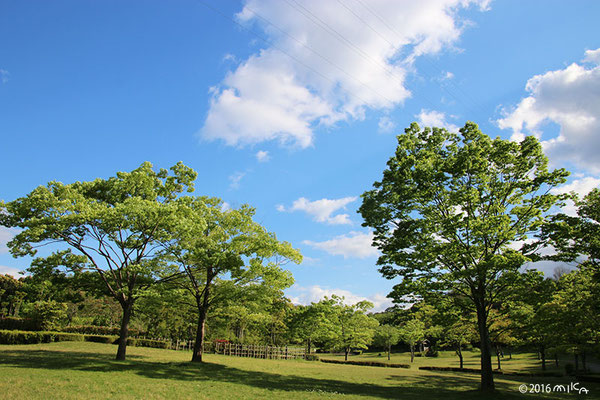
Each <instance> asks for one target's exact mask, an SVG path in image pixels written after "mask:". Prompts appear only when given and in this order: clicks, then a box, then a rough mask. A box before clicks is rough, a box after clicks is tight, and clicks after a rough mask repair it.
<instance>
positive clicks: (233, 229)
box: [164, 197, 302, 362]
mask: <svg viewBox="0 0 600 400" xmlns="http://www.w3.org/2000/svg"><path fill="white" fill-rule="evenodd" d="M254 213H255V210H254V209H253V208H252V207H249V206H247V205H243V206H241V207H240V208H239V209H228V210H224V209H223V202H222V201H221V200H220V199H217V198H208V197H187V198H185V199H182V201H181V207H180V209H179V214H178V215H179V224H178V225H177V226H176V228H175V230H174V235H173V240H170V241H167V242H165V244H164V247H165V253H166V255H167V259H169V260H170V261H172V262H173V263H174V265H175V266H176V268H177V270H178V271H179V273H180V275H181V276H182V279H179V280H175V281H173V283H174V284H178V285H180V287H181V288H183V289H185V290H187V291H188V292H189V293H190V295H191V296H192V297H193V299H194V302H195V305H196V310H197V331H196V339H195V343H194V352H193V355H192V361H197V362H202V352H203V344H204V337H205V323H206V318H207V314H208V311H209V309H210V307H211V306H213V305H214V304H215V303H217V302H219V301H220V299H221V296H219V294H218V293H213V286H214V283H215V279H217V278H219V279H221V280H223V279H226V278H229V280H231V282H233V283H234V284H236V285H249V284H253V283H257V282H258V283H261V284H262V285H263V287H269V288H271V289H272V290H281V289H283V288H285V287H288V286H290V285H291V284H292V283H293V278H292V276H291V273H290V272H289V271H286V270H284V269H282V268H281V266H282V264H284V263H286V262H289V261H293V262H296V263H299V262H301V260H302V256H301V254H300V253H299V252H298V251H297V250H295V249H293V248H292V246H291V245H290V244H289V243H287V242H280V241H278V240H277V238H276V236H275V234H273V233H270V232H268V231H267V230H266V229H265V228H264V227H262V226H261V225H260V224H258V223H256V222H254V221H253V220H252V218H253V216H254Z"/></svg>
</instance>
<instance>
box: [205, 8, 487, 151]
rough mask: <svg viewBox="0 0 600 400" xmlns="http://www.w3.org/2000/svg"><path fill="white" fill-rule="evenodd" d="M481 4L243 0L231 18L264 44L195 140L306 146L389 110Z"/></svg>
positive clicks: (222, 93)
mask: <svg viewBox="0 0 600 400" xmlns="http://www.w3.org/2000/svg"><path fill="white" fill-rule="evenodd" d="M488 3H489V1H487V0H421V1H413V0H382V1H378V2H372V1H369V2H348V1H345V2H334V1H321V0H306V1H302V2H298V1H296V0H292V1H285V2H284V1H280V0H247V1H246V2H245V5H244V8H243V9H242V11H241V12H240V13H239V14H238V15H237V18H238V20H239V21H240V23H242V24H245V25H246V26H249V27H250V29H255V27H252V25H253V24H254V25H256V26H257V27H258V28H260V29H262V30H263V31H264V34H265V36H266V37H267V38H268V43H267V46H266V47H265V48H263V49H261V50H260V51H259V52H257V53H255V54H253V55H252V56H250V57H249V58H248V59H247V60H245V61H243V62H241V63H240V65H238V66H237V67H236V69H235V70H233V71H231V72H230V73H229V74H227V76H226V77H225V78H224V79H223V81H222V82H221V83H220V84H219V85H218V86H217V87H215V88H213V89H211V93H212V99H211V101H210V109H209V112H208V116H207V118H206V120H205V123H204V126H203V127H202V129H201V130H200V136H201V137H202V138H204V139H206V140H216V139H219V140H223V141H225V142H226V143H227V144H229V145H233V146H243V145H246V144H253V143H259V142H263V141H267V140H278V141H280V142H282V143H287V144H293V145H296V146H299V147H301V148H305V147H308V146H310V145H311V144H312V143H313V134H314V129H315V127H317V126H332V125H333V124H335V123H336V122H338V121H341V120H349V119H361V118H363V117H364V114H365V112H366V110H367V109H390V108H393V107H395V106H397V105H399V104H401V103H402V102H403V101H404V100H405V99H407V98H408V97H409V96H410V92H409V90H408V89H406V87H405V79H406V75H407V74H408V73H409V71H410V70H411V69H412V68H413V62H414V60H415V58H416V57H419V56H421V55H424V54H434V53H438V52H440V51H442V50H444V49H448V48H452V46H453V44H454V43H455V42H456V41H457V39H458V38H459V37H460V34H461V32H462V29H463V27H464V26H466V24H465V21H462V20H461V19H460V17H459V15H458V12H459V10H461V9H463V8H466V7H468V6H469V5H471V4H476V5H479V6H480V8H481V9H482V10H484V9H486V7H487V4H488Z"/></svg>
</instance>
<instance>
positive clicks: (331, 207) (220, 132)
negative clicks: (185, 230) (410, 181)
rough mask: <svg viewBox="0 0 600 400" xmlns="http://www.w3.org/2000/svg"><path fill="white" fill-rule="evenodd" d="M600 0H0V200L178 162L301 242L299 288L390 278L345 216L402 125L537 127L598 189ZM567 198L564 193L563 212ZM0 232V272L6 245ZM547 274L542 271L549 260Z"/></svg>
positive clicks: (370, 292) (303, 297) (561, 162)
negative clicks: (52, 183)
mask: <svg viewBox="0 0 600 400" xmlns="http://www.w3.org/2000/svg"><path fill="white" fill-rule="evenodd" d="M598 15H600V3H599V2H597V1H594V0H589V1H585V0H579V1H572V2H566V1H552V0H538V1H534V0H531V1H526V2H523V1H516V0H504V1H485V0H473V1H467V0H463V1H459V0H423V1H419V2H414V1H409V0H406V1H400V0H339V1H338V0H328V1H322V0H320V1H316V0H248V1H233V0H223V1H216V0H212V1H211V0H197V1H186V0H181V1H177V2H167V1H127V2H123V1H108V0H107V1H102V2H99V1H80V0H78V1H75V0H72V1H67V0H65V1H52V2H48V1H16V0H15V1H13V0H0V135H1V142H0V143H1V144H0V146H1V147H0V149H1V157H0V199H3V200H5V201H10V200H13V199H15V198H17V197H19V196H22V195H25V194H26V193H28V192H30V191H31V190H32V189H34V188H35V187H36V186H38V185H42V184H46V183H47V182H48V181H50V180H58V181H62V182H65V183H70V182H73V181H76V180H91V179H94V178H96V177H109V176H111V175H113V174H114V173H115V172H116V171H128V170H132V169H134V168H136V167H137V166H138V165H139V164H141V163H142V162H143V161H146V160H147V161H151V162H152V163H153V164H154V165H155V166H156V167H169V166H171V165H173V164H175V163H176V162H177V161H180V160H181V161H183V162H184V163H185V164H186V165H189V166H191V167H192V168H194V169H195V170H196V171H198V173H199V177H198V180H197V184H196V187H197V190H196V193H197V194H201V195H210V196H218V197H221V198H222V199H223V200H224V201H226V202H227V203H228V204H230V205H231V206H233V207H235V206H239V205H241V204H244V203H249V204H251V205H253V206H255V207H256V208H257V220H258V221H259V222H260V223H262V224H264V225H265V226H266V227H267V228H268V229H270V230H272V231H274V232H276V233H277V235H278V237H279V238H280V239H282V240H286V241H289V242H291V243H292V244H293V245H294V246H295V247H298V248H299V249H300V250H301V252H302V253H303V255H304V256H305V261H304V262H303V264H302V265H300V266H295V265H294V266H290V269H291V270H292V272H293V274H294V277H295V278H296V284H295V286H294V287H292V288H291V289H289V290H288V291H287V294H288V295H289V296H290V297H291V298H293V299H294V301H296V302H299V303H307V302H310V301H316V300H319V298H320V297H321V296H323V295H330V294H332V293H337V294H341V295H345V296H346V297H347V299H348V300H349V301H355V300H358V299H363V298H367V299H369V300H371V301H373V302H374V303H375V306H376V309H382V308H385V307H386V306H387V305H389V304H390V303H389V299H386V298H385V295H386V294H387V293H388V292H389V291H390V289H391V287H392V286H393V284H394V281H388V280H385V279H383V278H382V277H381V276H380V274H379V273H378V272H377V268H376V266H375V262H376V259H377V253H376V251H375V250H374V249H372V248H371V247H370V245H369V241H370V236H369V234H370V233H369V231H368V230H367V229H365V228H362V227H361V218H360V216H359V215H358V214H357V213H356V209H357V208H358V207H359V205H360V199H359V196H360V194H361V193H363V192H364V191H366V190H368V189H369V188H370V187H371V185H372V184H373V182H374V181H376V180H378V179H380V177H381V173H382V171H383V169H384V167H385V163H386V161H387V160H388V158H389V157H390V156H391V155H392V153H393V151H394V148H395V135H396V134H398V133H401V132H402V131H403V129H404V128H405V127H407V126H408V125H409V124H410V123H411V122H412V121H418V122H419V123H421V124H424V125H436V126H446V127H449V128H451V129H455V128H456V127H459V126H462V125H463V124H464V123H465V121H467V120H472V121H475V122H477V123H478V124H479V125H480V127H481V128H482V130H483V131H484V132H486V133H487V134H489V135H490V136H494V137H495V136H501V137H503V138H507V139H508V138H513V139H515V140H517V139H519V138H520V137H522V135H529V134H533V135H536V136H537V137H538V138H540V140H542V142H543V143H544V147H545V149H546V153H547V155H548V156H549V158H550V161H551V163H552V165H553V166H555V167H563V166H564V167H567V168H568V169H569V170H571V171H572V172H573V175H572V178H571V179H570V181H569V182H568V184H567V186H565V187H564V188H562V189H561V190H567V191H568V190H575V191H577V192H579V193H582V194H585V193H587V192H588V191H589V190H591V189H592V188H594V187H598V186H599V185H600V152H598V149H599V148H600V139H599V138H600V136H599V133H600V67H599V64H600V50H599V48H600V28H599V27H598V24H597V16H598ZM566 211H567V212H572V211H573V208H572V207H567V210H566ZM13 234H14V231H9V230H7V229H5V228H0V273H1V272H9V273H15V272H16V271H18V270H21V269H23V268H26V267H27V265H28V263H29V260H27V259H13V258H12V257H11V256H10V254H8V252H7V249H6V246H5V243H6V241H8V240H9V239H10V237H11V236H12V235H13ZM542 268H545V269H546V270H547V271H551V268H552V267H551V266H549V265H544V266H542Z"/></svg>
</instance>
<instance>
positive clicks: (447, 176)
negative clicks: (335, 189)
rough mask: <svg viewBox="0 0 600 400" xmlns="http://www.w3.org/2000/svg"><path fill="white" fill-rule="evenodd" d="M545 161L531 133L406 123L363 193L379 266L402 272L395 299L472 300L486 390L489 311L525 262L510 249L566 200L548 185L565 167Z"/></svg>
mask: <svg viewBox="0 0 600 400" xmlns="http://www.w3.org/2000/svg"><path fill="white" fill-rule="evenodd" d="M547 164H548V161H547V158H546V157H545V156H544V154H543V152H542V147H541V145H540V143H539V142H538V141H537V140H536V139H535V138H534V137H526V138H525V139H524V140H523V141H522V142H521V143H516V142H511V141H507V140H502V139H500V138H496V139H491V138H490V137H489V136H487V135H485V134H483V133H482V132H481V131H480V130H479V128H478V126H477V125H476V124H474V123H472V122H467V123H466V124H465V126H464V127H463V128H461V129H460V133H458V134H455V133H450V132H448V131H447V130H446V129H441V128H425V129H424V130H421V129H420V128H419V126H418V125H417V124H416V123H413V124H412V125H411V126H410V127H409V128H408V129H406V130H405V133H404V134H403V135H399V136H398V147H397V148H396V152H395V154H394V156H392V157H391V158H390V159H389V161H388V163H387V169H386V170H385V171H384V172H383V179H382V180H381V181H380V182H375V183H374V185H373V186H374V188H373V189H372V190H370V191H367V192H365V193H364V194H363V195H362V199H363V203H362V205H361V207H360V209H359V212H360V213H361V214H362V216H363V218H364V220H365V222H364V223H363V226H367V227H372V228H373V229H374V239H373V243H374V245H376V246H377V248H378V249H379V250H380V251H381V253H382V255H381V256H380V258H379V260H378V265H379V267H380V269H379V271H380V272H381V273H382V274H383V275H384V276H385V277H386V278H389V279H393V278H396V277H399V276H400V277H402V278H403V279H402V282H401V283H400V284H398V285H396V286H395V288H394V292H395V296H396V298H397V299H398V300H400V298H401V296H403V295H409V294H426V293H427V292H428V291H443V292H446V291H450V290H452V291H454V292H456V293H460V294H462V295H464V296H466V297H467V298H469V299H470V300H471V302H472V304H473V305H474V307H475V309H476V312H477V324H478V331H479V337H480V342H481V389H482V390H484V391H490V390H493V389H494V379H493V374H492V364H491V348H490V338H489V323H488V314H489V311H490V308H491V307H492V305H493V303H494V301H495V299H496V298H497V297H498V296H499V294H501V293H502V292H503V291H504V290H506V288H508V287H510V286H511V285H512V284H513V282H514V281H515V279H517V278H518V276H517V275H518V274H519V268H520V267H521V266H522V265H523V263H525V262H526V261H528V260H529V258H528V257H527V256H528V253H527V252H526V251H525V250H515V249H514V247H515V245H516V244H518V242H519V241H524V240H526V239H527V238H528V237H529V235H531V234H532V233H533V232H536V231H538V230H539V228H540V226H541V225H542V223H543V222H544V220H545V215H546V213H547V211H548V210H549V209H550V208H551V207H552V206H553V205H554V204H556V203H557V202H558V201H559V200H561V199H562V198H564V197H565V196H561V195H554V194H552V192H551V189H552V188H554V187H555V186H557V185H559V184H561V183H564V182H565V180H566V177H567V176H568V172H567V171H565V170H563V169H560V170H555V171H549V170H548V167H547ZM511 245H512V246H513V247H512V248H511V247H510V246H511ZM517 247H518V246H517Z"/></svg>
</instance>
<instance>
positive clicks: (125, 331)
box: [116, 299, 133, 361]
mask: <svg viewBox="0 0 600 400" xmlns="http://www.w3.org/2000/svg"><path fill="white" fill-rule="evenodd" d="M121 307H122V308H123V318H122V319H121V329H120V330H119V348H118V349H117V357H116V359H117V360H119V361H125V353H126V352H127V337H128V336H129V320H130V319H131V313H132V311H133V300H131V299H127V300H125V301H123V302H122V303H121Z"/></svg>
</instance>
